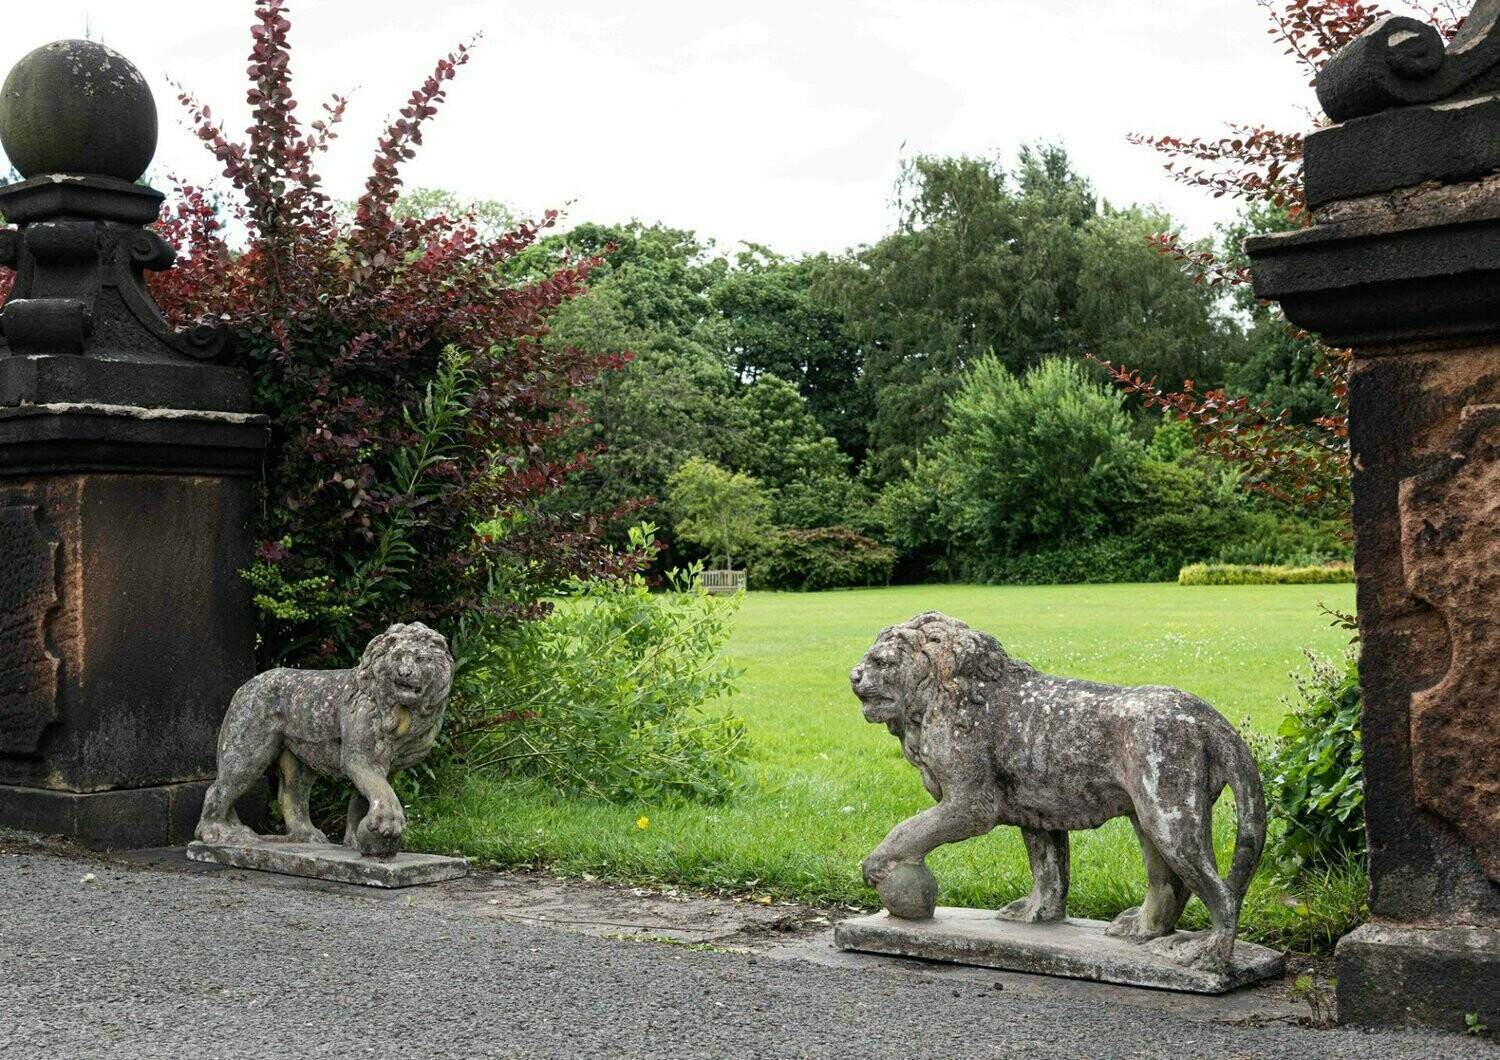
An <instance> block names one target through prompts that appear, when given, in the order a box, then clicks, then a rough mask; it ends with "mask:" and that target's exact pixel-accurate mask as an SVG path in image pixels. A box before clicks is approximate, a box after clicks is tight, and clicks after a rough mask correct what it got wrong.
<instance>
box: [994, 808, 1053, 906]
mask: <svg viewBox="0 0 1500 1060" xmlns="http://www.w3.org/2000/svg"><path fill="white" fill-rule="evenodd" d="M1021 838H1022V839H1023V840H1024V841H1025V843H1026V859H1027V860H1028V861H1029V862H1030V863H1031V893H1030V894H1028V895H1027V896H1026V897H1025V898H1018V899H1016V900H1015V901H1014V902H1011V903H1010V904H1009V905H1007V906H1005V907H1004V908H1002V909H1001V910H1000V911H999V912H998V913H996V914H995V915H996V916H998V917H999V918H1000V919H1001V920H1013V921H1018V922H1020V923H1025V924H1042V923H1051V922H1053V921H1057V920H1061V919H1063V918H1064V917H1065V916H1067V907H1068V833H1067V832H1065V831H1042V830H1039V829H1035V828H1023V829H1021Z"/></svg>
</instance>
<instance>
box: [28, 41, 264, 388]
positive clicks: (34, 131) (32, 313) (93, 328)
mask: <svg viewBox="0 0 1500 1060" xmlns="http://www.w3.org/2000/svg"><path fill="white" fill-rule="evenodd" d="M59 126H62V127H63V128H65V129H67V130H71V132H72V135H68V136H64V135H60V134H59V132H58V128H59ZM80 138H81V139H80ZM0 140H3V142H4V144H5V147H6V150H7V152H8V153H9V154H10V156H11V158H12V159H13V161H14V162H15V164H16V166H17V167H18V169H19V171H20V173H21V175H22V177H23V178H25V179H23V180H22V181H20V182H19V183H15V184H11V185H8V186H6V187H3V188H0V214H3V215H4V217H5V218H6V220H7V221H9V222H10V223H11V224H13V225H16V226H17V227H16V229H14V230H10V231H6V232H4V233H3V234H0V266H4V267H6V268H10V269H13V270H14V271H15V273H16V281H15V284H14V286H13V288H12V290H11V293H10V296H9V298H8V299H7V301H6V303H5V305H4V307H3V309H0V406H3V405H15V404H48V403H56V402H69V403H77V402H86V403H107V404H116V405H138V406H147V407H170V408H185V409H219V410H224V411H235V412H239V411H248V409H249V390H248V385H247V384H246V382H245V380H244V379H243V378H242V376H241V375H240V373H237V372H232V371H230V370H227V369H216V368H212V367H210V365H211V363H212V362H214V361H219V360H222V359H223V358H224V357H225V355H226V354H227V352H228V348H229V331H228V329H227V328H226V327H224V326H222V325H220V324H218V323H216V322H211V321H210V322H204V323H201V324H199V325H198V326H195V327H193V328H190V329H188V330H186V331H179V330H177V329H175V328H173V327H172V325H171V324H170V323H169V322H168V321H167V320H166V318H165V317H164V316H163V315H162V313H161V311H160V309H159V308H158V307H157V306H156V304H155V302H154V301H152V298H151V295H150V292H149V290H148V289H147V286H146V279H145V274H146V272H147V271H160V270H164V269H169V268H171V267H172V264H173V257H174V255H173V252H172V249H171V248H170V247H169V246H168V245H167V244H166V242H165V241H164V240H163V239H162V238H161V237H160V236H159V235H158V234H157V233H155V232H154V231H151V230H150V229H149V228H147V227H145V226H147V225H150V224H152V223H153V222H155V221H156V220H157V218H158V216H159V214H160V208H161V203H162V195H161V193H160V192H158V191H156V190H154V189H152V188H150V187H147V186H144V185H142V184H138V183H136V181H137V180H138V179H139V177H140V176H141V174H142V172H143V171H144V170H145V167H146V166H147V165H148V164H149V163H150V160H151V157H152V155H153V154H154V153H155V147H156V105H155V103H154V102H153V100H152V98H151V93H150V91H149V89H147V88H146V86H145V81H144V79H143V78H142V77H141V75H140V72H139V71H138V70H136V68H135V67H134V66H133V65H131V63H130V62H129V60H127V59H125V58H124V57H123V56H121V55H119V54H118V53H116V52H114V51H111V50H110V49H109V48H106V47H104V46H103V45H100V44H95V43H92V42H88V41H58V42H56V43H54V44H49V45H46V46H44V47H42V48H38V49H36V50H35V51H33V52H32V53H31V54H30V55H28V56H26V57H25V58H24V59H22V60H21V62H20V63H18V64H17V65H16V68H15V69H14V70H13V71H12V72H11V74H10V76H9V77H7V78H6V81H5V86H4V89H3V91H0ZM80 357H82V358H84V359H86V362H87V363H80V362H78V361H77V360H76V359H77V358H80Z"/></svg>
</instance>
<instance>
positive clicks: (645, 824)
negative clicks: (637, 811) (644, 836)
mask: <svg viewBox="0 0 1500 1060" xmlns="http://www.w3.org/2000/svg"><path fill="white" fill-rule="evenodd" d="M635 826H636V827H637V828H639V829H642V830H643V831H644V830H645V829H647V828H650V827H651V818H649V817H639V818H637V819H636V822H635Z"/></svg>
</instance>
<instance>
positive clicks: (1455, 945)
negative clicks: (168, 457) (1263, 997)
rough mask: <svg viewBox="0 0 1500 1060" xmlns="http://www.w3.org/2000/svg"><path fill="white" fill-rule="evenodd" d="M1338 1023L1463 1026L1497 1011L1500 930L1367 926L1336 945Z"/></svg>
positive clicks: (1499, 1009) (1491, 1017)
mask: <svg viewBox="0 0 1500 1060" xmlns="http://www.w3.org/2000/svg"><path fill="white" fill-rule="evenodd" d="M1337 961H1338V1012H1339V1022H1341V1023H1356V1024H1359V1025H1361V1026H1367V1027H1371V1026H1429V1027H1440V1028H1444V1029H1446V1030H1451V1031H1461V1030H1464V1029H1465V1024H1464V1017H1465V1016H1466V1015H1468V1014H1470V1013H1473V1014H1475V1015H1478V1016H1479V1017H1480V1018H1481V1019H1484V1020H1486V1021H1488V1022H1492V1021H1493V1020H1494V1019H1495V1016H1494V1014H1495V1013H1500V930H1496V929H1494V928H1484V927H1474V926H1472V925H1465V924H1460V925H1453V926H1449V927H1437V928H1424V927H1411V926H1406V925H1400V924H1391V923H1380V922H1376V923H1370V924H1365V925H1364V926H1363V927H1360V928H1359V929H1357V930H1356V931H1354V932H1352V933H1351V934H1349V935H1345V936H1344V937H1343V938H1342V939H1340V940H1339V945H1338V952H1337Z"/></svg>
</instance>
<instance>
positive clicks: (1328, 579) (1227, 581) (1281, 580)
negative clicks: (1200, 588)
mask: <svg viewBox="0 0 1500 1060" xmlns="http://www.w3.org/2000/svg"><path fill="white" fill-rule="evenodd" d="M1352 581H1354V568H1353V567H1352V566H1350V565H1349V564H1347V563H1327V564H1323V565H1322V566H1317V567H1282V566H1273V565H1253V566H1252V565H1241V564H1230V563H1193V564H1190V565H1188V566H1186V567H1183V568H1182V570H1181V571H1180V572H1179V573H1178V575H1177V584H1178V585H1341V584H1348V583H1350V582H1352Z"/></svg>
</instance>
